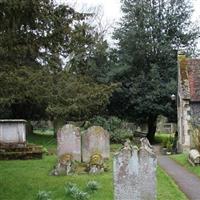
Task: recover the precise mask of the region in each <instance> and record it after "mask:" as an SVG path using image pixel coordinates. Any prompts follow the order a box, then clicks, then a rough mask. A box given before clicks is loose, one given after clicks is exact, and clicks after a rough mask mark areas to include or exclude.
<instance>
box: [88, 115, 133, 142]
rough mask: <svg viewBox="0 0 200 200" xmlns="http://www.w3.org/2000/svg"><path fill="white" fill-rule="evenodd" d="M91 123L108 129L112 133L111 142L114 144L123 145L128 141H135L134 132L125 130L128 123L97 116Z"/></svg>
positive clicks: (113, 118)
mask: <svg viewBox="0 0 200 200" xmlns="http://www.w3.org/2000/svg"><path fill="white" fill-rule="evenodd" d="M90 123H91V125H96V126H102V127H103V128H104V129H106V130H107V131H108V132H109V133H110V141H111V143H113V144H119V143H121V144H123V143H124V142H125V141H126V140H127V139H130V140H131V141H132V140H133V130H130V129H126V128H124V126H123V124H124V123H126V122H125V121H123V120H121V119H119V118H117V117H109V118H104V117H101V116H97V117H95V118H93V119H92V120H91V122H90Z"/></svg>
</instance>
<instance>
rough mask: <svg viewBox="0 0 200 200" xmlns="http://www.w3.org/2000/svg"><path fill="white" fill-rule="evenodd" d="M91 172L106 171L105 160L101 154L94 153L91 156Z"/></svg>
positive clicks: (89, 167) (89, 169)
mask: <svg viewBox="0 0 200 200" xmlns="http://www.w3.org/2000/svg"><path fill="white" fill-rule="evenodd" d="M88 172H89V174H99V173H102V172H104V160H103V157H102V156H101V155H100V154H94V155H92V156H91V158H90V162H89V164H88Z"/></svg>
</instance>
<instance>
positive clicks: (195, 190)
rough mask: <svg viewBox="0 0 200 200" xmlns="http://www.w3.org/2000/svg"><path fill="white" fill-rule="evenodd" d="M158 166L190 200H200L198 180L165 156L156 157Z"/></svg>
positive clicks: (199, 183) (199, 180)
mask: <svg viewBox="0 0 200 200" xmlns="http://www.w3.org/2000/svg"><path fill="white" fill-rule="evenodd" d="M158 164H159V165H160V167H161V168H163V169H164V170H165V171H166V173H167V174H168V175H169V176H171V177H172V178H173V179H174V181H175V182H176V184H177V185H178V186H179V188H180V189H181V190H182V191H183V192H184V193H185V195H186V196H187V197H188V198H189V199H190V200H200V178H198V177H197V176H195V175H194V174H192V173H190V172H188V171H187V170H186V169H185V168H184V167H182V166H180V165H178V164H177V163H176V162H175V161H173V160H171V159H170V158H169V157H167V156H158Z"/></svg>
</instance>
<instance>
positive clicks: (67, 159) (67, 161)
mask: <svg viewBox="0 0 200 200" xmlns="http://www.w3.org/2000/svg"><path fill="white" fill-rule="evenodd" d="M72 172H73V161H72V156H71V155H70V154H64V155H62V156H61V157H60V159H59V161H58V164H57V165H56V166H55V168H54V170H53V171H52V172H51V175H53V176H60V175H69V174H71V173H72Z"/></svg>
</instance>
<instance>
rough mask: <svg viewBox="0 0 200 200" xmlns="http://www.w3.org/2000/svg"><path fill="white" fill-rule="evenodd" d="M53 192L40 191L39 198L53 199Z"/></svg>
mask: <svg viewBox="0 0 200 200" xmlns="http://www.w3.org/2000/svg"><path fill="white" fill-rule="evenodd" d="M50 194H51V192H46V191H39V192H38V194H37V200H51V197H50V196H51V195H50Z"/></svg>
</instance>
